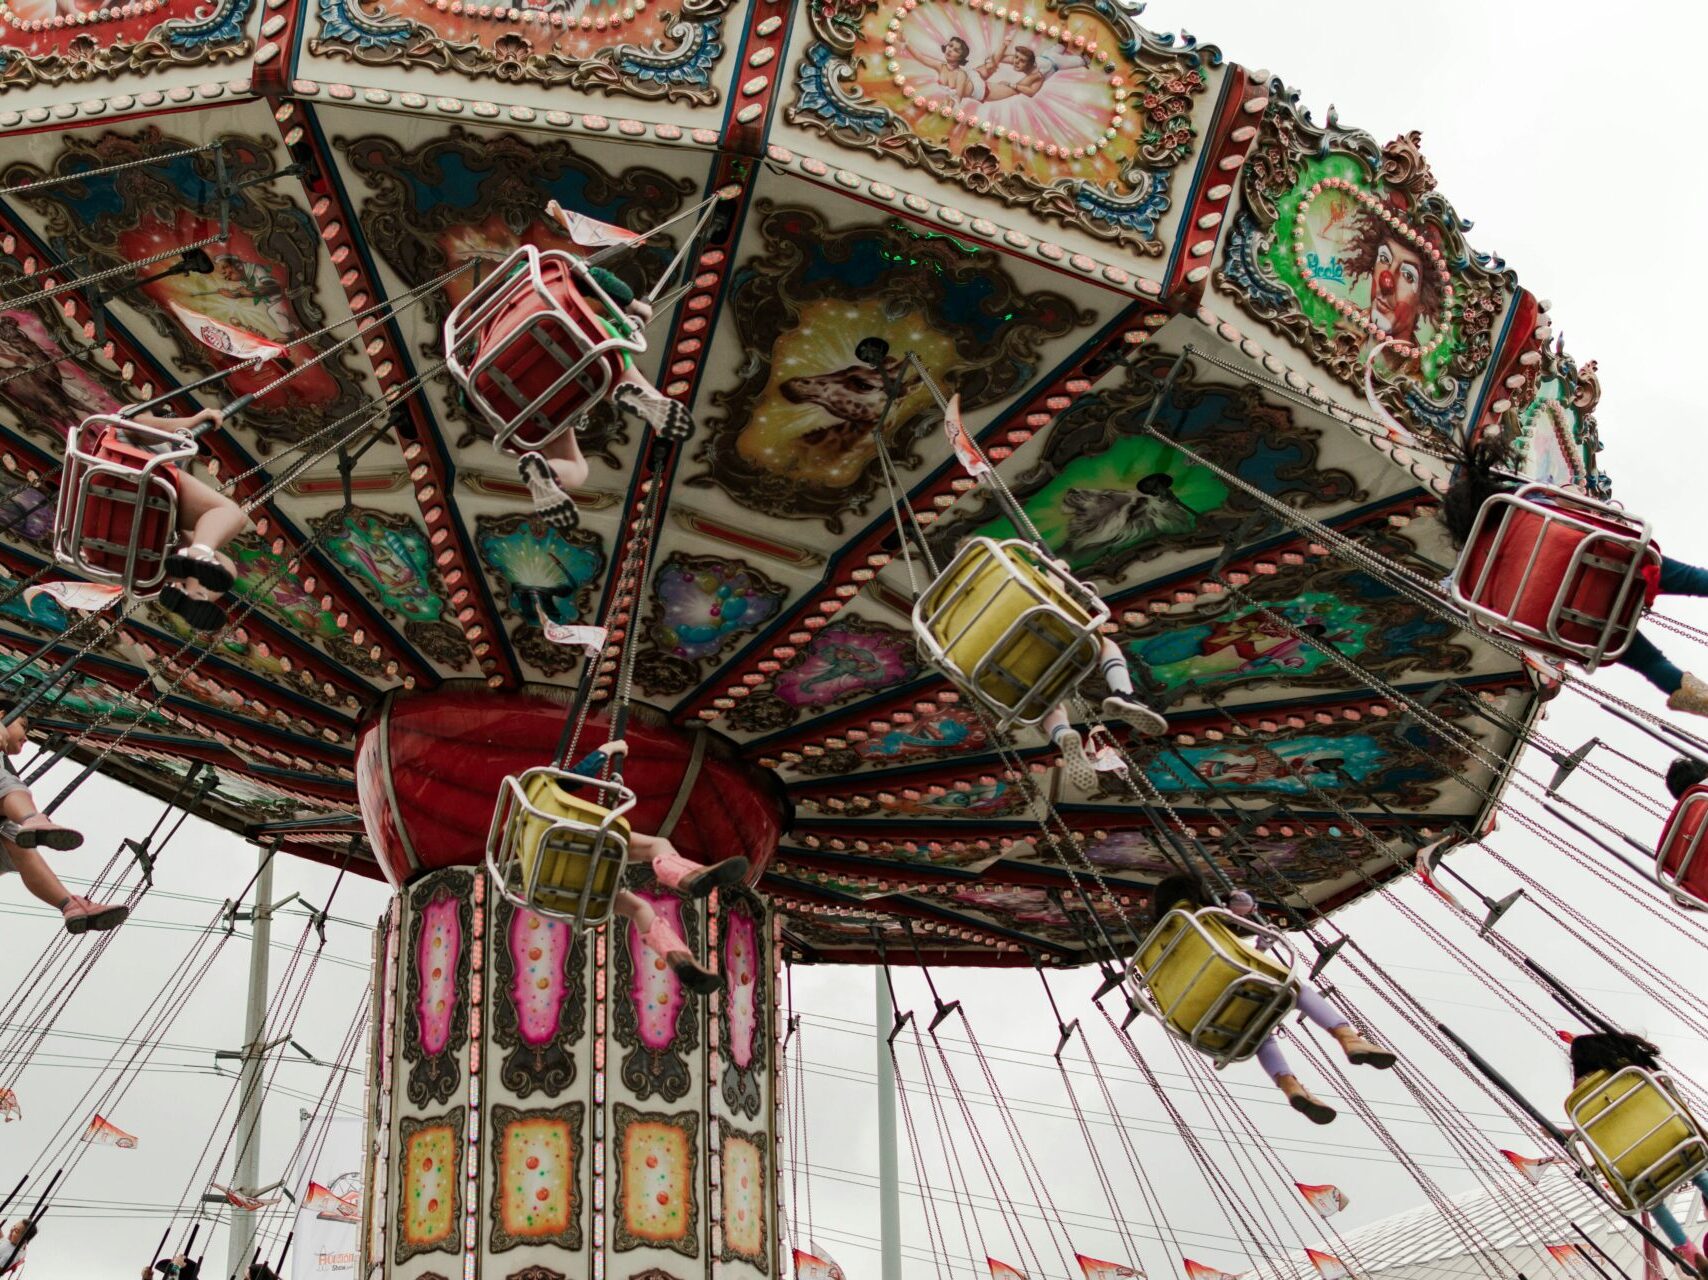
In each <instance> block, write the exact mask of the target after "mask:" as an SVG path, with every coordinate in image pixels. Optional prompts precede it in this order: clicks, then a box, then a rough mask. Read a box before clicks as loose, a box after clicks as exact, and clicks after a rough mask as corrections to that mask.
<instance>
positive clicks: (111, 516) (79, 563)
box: [53, 414, 196, 597]
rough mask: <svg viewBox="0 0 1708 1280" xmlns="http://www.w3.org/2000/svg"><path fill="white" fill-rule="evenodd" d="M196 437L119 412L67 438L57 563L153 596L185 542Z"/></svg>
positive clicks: (56, 522) (87, 422) (56, 519)
mask: <svg viewBox="0 0 1708 1280" xmlns="http://www.w3.org/2000/svg"><path fill="white" fill-rule="evenodd" d="M195 456H196V442H195V440H194V439H193V438H192V437H190V436H188V435H186V434H184V433H183V432H179V431H167V430H164V429H162V428H160V427H149V426H144V425H143V424H142V423H140V422H132V421H131V420H130V419H128V418H123V417H120V416H118V415H116V414H99V415H97V416H95V417H92V418H85V419H84V420H83V421H82V422H80V423H78V424H77V425H76V426H74V427H72V428H71V430H70V431H69V432H67V433H66V438H65V466H64V467H63V468H62V469H61V471H60V475H59V502H58V505H57V506H56V507H55V508H54V513H53V558H54V560H55V561H56V562H57V563H59V564H62V565H64V566H66V567H67V568H69V569H72V570H75V571H76V572H77V573H80V574H82V575H83V577H85V578H87V579H88V580H89V581H91V582H105V583H110V584H115V585H118V586H120V587H122V588H123V589H124V591H125V593H126V594H127V595H134V596H143V597H147V596H151V595H153V594H155V593H156V592H157V591H159V589H160V586H161V584H162V583H163V582H165V580H166V558H167V556H169V555H170V554H171V552H172V548H173V547H174V546H175V545H176V544H177V541H178V481H177V472H178V468H179V467H180V466H182V465H186V464H188V463H189V462H190V460H191V459H193V458H194V457H195Z"/></svg>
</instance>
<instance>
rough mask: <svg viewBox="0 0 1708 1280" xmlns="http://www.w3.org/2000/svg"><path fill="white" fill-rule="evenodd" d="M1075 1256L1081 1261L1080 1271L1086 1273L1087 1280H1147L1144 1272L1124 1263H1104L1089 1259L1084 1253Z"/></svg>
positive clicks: (1097, 1259) (1099, 1260) (1099, 1259)
mask: <svg viewBox="0 0 1708 1280" xmlns="http://www.w3.org/2000/svg"><path fill="white" fill-rule="evenodd" d="M1073 1256H1074V1257H1076V1258H1078V1259H1079V1269H1080V1270H1081V1271H1083V1272H1085V1280H1145V1273H1144V1272H1143V1271H1140V1270H1139V1269H1138V1268H1137V1267H1129V1266H1127V1265H1126V1264H1125V1263H1123V1262H1104V1261H1103V1260H1102V1259H1101V1258H1088V1257H1086V1256H1085V1255H1084V1254H1083V1253H1076V1254H1074V1255H1073Z"/></svg>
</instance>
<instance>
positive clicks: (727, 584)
mask: <svg viewBox="0 0 1708 1280" xmlns="http://www.w3.org/2000/svg"><path fill="white" fill-rule="evenodd" d="M655 581H656V584H657V585H656V587H655V589H656V590H657V592H658V602H659V614H658V624H657V625H658V639H659V640H660V641H661V642H662V643H663V644H664V645H665V646H666V647H668V649H669V651H670V652H671V653H672V654H674V655H675V656H676V657H678V658H684V659H687V660H688V661H698V660H699V659H701V658H709V657H711V656H713V655H714V654H716V653H718V652H719V651H720V650H721V649H722V648H723V647H724V645H725V643H726V642H727V641H728V640H729V639H731V638H732V637H734V636H736V635H739V634H741V633H742V632H745V631H751V630H753V629H754V628H755V627H757V626H759V625H760V624H761V623H763V622H765V621H766V620H767V619H769V618H770V617H771V616H772V615H773V614H775V613H776V612H777V608H778V605H779V603H780V601H781V599H782V593H781V592H779V591H777V590H775V589H772V588H771V587H770V586H769V584H767V583H765V582H763V581H761V580H760V579H759V578H758V577H757V575H755V574H754V573H752V572H751V571H749V570H748V569H746V568H745V567H744V566H742V565H740V564H737V563H731V562H728V561H714V560H703V559H695V560H689V559H688V558H686V557H680V556H672V557H671V558H670V559H669V560H668V561H666V562H665V563H664V564H663V565H662V566H660V568H659V572H658V577H657V579H656V580H655Z"/></svg>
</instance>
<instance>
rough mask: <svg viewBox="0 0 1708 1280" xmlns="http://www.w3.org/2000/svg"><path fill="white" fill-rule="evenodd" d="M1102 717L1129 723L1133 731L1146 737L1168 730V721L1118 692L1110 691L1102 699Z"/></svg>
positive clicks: (1152, 736)
mask: <svg viewBox="0 0 1708 1280" xmlns="http://www.w3.org/2000/svg"><path fill="white" fill-rule="evenodd" d="M1103 718H1104V719H1105V720H1119V721H1121V722H1122V723H1123V724H1128V725H1131V726H1132V728H1133V731H1134V732H1135V733H1138V734H1142V735H1143V736H1144V737H1147V738H1154V737H1156V736H1157V735H1158V734H1163V733H1167V732H1168V721H1166V720H1164V719H1163V718H1162V717H1161V716H1160V715H1158V714H1157V713H1156V712H1154V711H1152V710H1151V709H1150V708H1149V707H1147V706H1145V704H1144V703H1142V702H1134V701H1133V700H1132V699H1131V698H1124V697H1121V696H1120V695H1119V694H1114V693H1112V694H1110V695H1109V696H1108V697H1107V698H1105V699H1103Z"/></svg>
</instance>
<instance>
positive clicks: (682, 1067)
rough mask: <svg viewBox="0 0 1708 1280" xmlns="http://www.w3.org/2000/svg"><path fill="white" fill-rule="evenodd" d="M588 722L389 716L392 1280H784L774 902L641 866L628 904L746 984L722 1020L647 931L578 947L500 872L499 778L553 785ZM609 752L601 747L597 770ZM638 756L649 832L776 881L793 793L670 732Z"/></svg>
mask: <svg viewBox="0 0 1708 1280" xmlns="http://www.w3.org/2000/svg"><path fill="white" fill-rule="evenodd" d="M563 716H564V708H563V706H562V705H561V704H558V703H554V702H553V701H549V700H535V699H525V698H516V697H514V696H502V695H491V694H488V693H485V692H484V691H482V692H481V693H479V694H472V693H471V694H455V695H445V694H434V695H427V696H424V697H421V698H412V699H399V700H397V701H395V702H393V703H390V704H389V705H387V706H386V707H385V708H384V709H383V710H382V712H381V714H380V716H379V718H378V720H377V721H376V723H375V724H374V725H373V726H371V727H370V728H369V730H368V731H367V732H366V734H365V735H364V738H363V742H362V746H361V748H360V751H359V753H358V770H357V773H358V785H359V787H360V790H361V797H362V809H363V817H364V819H365V821H366V822H367V825H368V830H369V834H370V838H372V839H373V840H374V845H375V849H376V852H378V853H380V855H381V857H382V860H383V861H384V862H385V864H386V866H387V868H388V874H389V875H391V876H392V877H393V882H394V884H396V885H397V886H398V894H397V897H396V898H395V899H394V902H393V905H392V908H391V910H390V912H389V913H388V916H387V918H386V920H385V922H384V923H383V925H382V941H381V944H380V946H379V947H378V949H377V954H378V957H379V959H378V964H379V968H380V972H379V974H378V975H377V976H376V991H377V992H378V995H377V997H376V999H377V1008H376V1013H377V1017H376V1036H377V1037H378V1039H377V1043H376V1047H375V1064H376V1068H377V1071H376V1080H375V1084H374V1088H373V1092H372V1095H371V1097H370V1106H369V1122H370V1137H371V1140H372V1144H373V1150H372V1153H371V1159H372V1161H373V1165H372V1167H373V1170H374V1176H373V1178H372V1181H371V1184H370V1185H371V1187H372V1189H373V1191H372V1194H370V1195H369V1197H368V1204H367V1208H366V1216H367V1223H366V1227H365V1230H364V1241H365V1255H366V1256H365V1262H366V1263H367V1264H371V1265H373V1266H377V1267H378V1268H379V1274H380V1275H382V1276H385V1277H388V1278H389V1280H430V1278H438V1280H454V1278H461V1277H465V1276H478V1277H491V1278H493V1280H498V1278H502V1280H560V1278H561V1280H587V1278H591V1280H605V1278H606V1277H611V1278H612V1280H691V1278H694V1277H706V1278H708V1280H709V1278H710V1277H711V1276H712V1274H713V1271H714V1268H715V1269H716V1273H717V1275H718V1276H719V1277H720V1278H722V1277H737V1278H740V1277H767V1278H768V1280H769V1278H771V1277H777V1276H778V1274H779V1273H778V1250H777V1197H776V1191H777V1170H776V1150H777V1148H776V1124H775V1117H776V1106H775V1096H776V1095H775V1082H774V1079H773V1077H774V1072H775V1061H776V1059H775V1033H776V1025H775V1024H776V1009H775V1000H774V998H773V995H774V992H775V990H776V984H775V975H776V961H777V947H776V942H775V937H774V931H773V928H772V923H771V919H770V915H769V912H768V911H767V909H766V906H765V904H764V902H763V901H762V900H761V899H760V897H759V896H758V895H757V894H755V893H754V892H753V891H752V890H751V889H750V888H746V887H738V888H735V889H731V890H725V891H723V892H721V893H719V894H717V895H715V896H713V897H712V898H709V899H705V900H701V901H689V900H687V899H684V898H683V897H681V896H680V895H678V894H676V893H674V892H671V891H670V890H667V889H664V888H662V887H661V886H659V885H658V884H657V883H656V882H655V881H654V879H653V877H652V874H651V871H650V869H649V868H648V867H646V866H644V865H641V866H634V865H631V867H630V869H629V871H628V872H627V876H626V884H627V886H628V887H629V888H630V889H631V890H632V891H633V892H635V893H638V894H640V895H642V896H643V897H645V898H647V899H648V900H649V901H650V902H651V903H652V905H653V907H654V909H655V910H656V911H658V912H660V913H661V914H663V915H664V916H666V917H667V918H669V919H670V920H671V921H672V923H674V924H676V925H677V926H678V927H679V929H680V931H681V933H682V935H683V936H684V937H685V938H686V939H687V940H688V941H689V943H690V945H692V946H694V947H695V949H696V950H697V951H698V952H699V953H700V954H701V955H702V956H707V957H710V958H711V959H713V960H714V961H715V962H716V965H717V968H718V969H719V972H720V973H721V974H722V975H723V978H724V983H723V986H722V987H721V988H720V990H719V991H718V992H717V993H715V994H714V995H712V996H710V997H707V998H701V997H698V996H695V995H694V994H692V993H691V992H688V991H686V990H685V989H683V988H682V986H681V985H680V984H679V983H678V982H677V980H676V977H675V975H674V973H673V972H672V971H671V970H670V969H669V968H668V967H666V966H665V965H664V964H663V962H662V960H661V958H660V957H658V956H656V955H654V954H653V952H652V951H651V950H650V948H648V947H647V946H646V945H645V944H644V943H643V942H642V941H641V940H640V938H639V936H638V935H637V934H636V932H635V931H634V930H633V929H632V928H631V927H629V925H628V924H627V922H626V921H623V920H621V919H620V918H618V919H614V920H613V921H612V923H611V924H610V925H609V926H607V927H605V928H602V929H598V930H594V931H590V932H586V933H577V932H576V931H574V930H573V929H572V928H571V927H570V926H568V925H566V924H563V923H561V922H559V921H555V920H552V919H550V918H548V917H545V916H542V915H540V914H538V913H536V912H534V911H532V910H530V909H528V908H526V907H517V906H514V905H512V904H511V903H510V902H508V901H506V900H505V899H504V898H503V896H502V895H500V894H498V893H496V892H494V891H493V889H492V886H491V885H490V884H489V883H488V881H487V878H486V875H485V871H484V868H483V867H482V865H481V863H482V861H483V853H484V845H485V837H486V828H487V824H488V822H489V821H490V819H491V815H492V809H493V804H494V800H495V798H496V796H497V789H498V783H499V781H500V779H501V778H502V777H503V775H504V774H506V773H510V772H519V771H520V770H521V769H523V768H527V767H530V766H532V765H536V764H542V763H546V762H547V761H548V760H549V757H550V756H551V754H552V751H553V749H554V747H555V745H556V741H557V734H558V731H559V729H560V727H561V725H562V723H563ZM602 734H603V726H601V725H599V724H598V723H597V722H595V723H593V724H591V725H590V726H589V727H588V729H587V731H586V735H584V736H585V737H586V740H585V741H584V742H583V743H582V744H581V749H582V750H585V749H587V748H589V747H592V746H596V745H598V744H599V743H600V742H602V741H603V737H602ZM626 736H627V738H628V741H629V743H630V754H629V761H628V764H627V765H626V767H625V770H624V780H625V782H627V783H628V784H629V785H630V786H631V787H633V789H634V790H635V791H636V793H637V795H638V796H639V797H640V799H639V802H638V803H637V805H636V808H635V809H634V810H633V811H632V817H633V819H634V827H635V829H636V830H640V831H652V832H659V833H662V834H668V835H669V836H670V838H671V840H672V841H673V842H674V843H675V844H676V845H677V846H678V848H680V849H681V850H682V852H683V853H684V854H686V855H687V856H689V857H691V858H695V859H697V860H701V861H711V860H715V859H716V858H720V857H723V856H726V855H728V854H733V853H745V854H746V855H747V856H748V857H750V858H752V859H753V861H754V864H755V872H754V876H755V878H757V874H758V871H759V870H760V869H762V868H763V866H764V864H765V862H766V861H767V860H768V859H769V857H770V854H771V852H772V850H773V849H774V848H775V845H776V840H777V836H778V833H779V830H780V827H781V821H782V811H781V807H780V805H779V803H778V801H777V799H776V796H777V794H778V793H777V792H776V791H775V789H774V788H773V785H772V784H771V782H770V780H769V779H768V778H767V777H766V776H765V775H762V774H760V773H758V772H757V771H755V770H751V769H749V768H747V767H746V766H745V765H742V764H741V763H740V762H739V761H738V760H736V759H735V758H734V756H733V753H732V752H730V751H729V750H728V749H727V748H726V747H725V746H724V745H723V744H722V742H721V740H719V739H716V738H715V737H712V736H710V735H708V736H706V737H704V738H696V736H695V735H691V734H684V733H680V732H677V731H675V730H673V729H670V728H668V727H667V726H665V725H663V724H661V723H659V722H658V721H657V719H656V718H655V717H653V716H651V715H648V714H646V709H645V708H636V710H635V713H634V714H633V716H632V718H631V720H630V725H629V729H628V731H627V735H626ZM666 828H668V830H666ZM476 833H478V836H477V834H476Z"/></svg>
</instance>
